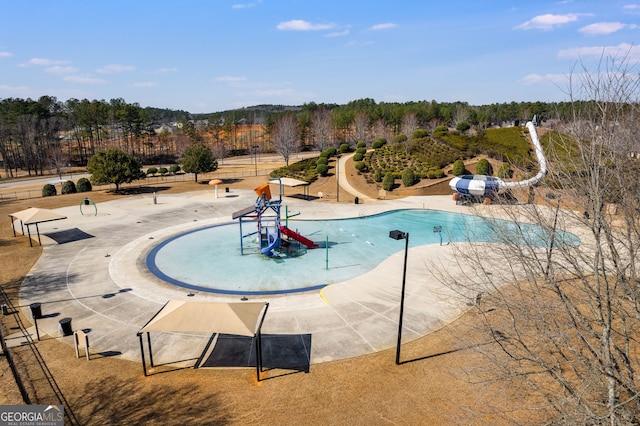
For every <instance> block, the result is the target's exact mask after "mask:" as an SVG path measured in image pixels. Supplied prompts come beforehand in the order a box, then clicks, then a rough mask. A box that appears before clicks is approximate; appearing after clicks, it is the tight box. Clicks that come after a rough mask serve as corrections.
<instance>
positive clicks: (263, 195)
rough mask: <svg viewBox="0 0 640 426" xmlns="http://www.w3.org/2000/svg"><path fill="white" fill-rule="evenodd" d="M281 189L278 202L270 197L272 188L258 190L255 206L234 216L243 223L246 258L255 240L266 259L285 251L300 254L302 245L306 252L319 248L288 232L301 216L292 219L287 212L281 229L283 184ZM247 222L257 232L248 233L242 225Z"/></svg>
mask: <svg viewBox="0 0 640 426" xmlns="http://www.w3.org/2000/svg"><path fill="white" fill-rule="evenodd" d="M271 180H279V179H271ZM279 185H280V191H279V196H278V198H277V199H273V198H272V197H271V188H270V187H269V184H268V183H265V184H263V185H260V186H258V187H257V188H256V189H255V192H256V194H257V195H258V198H257V199H256V202H255V205H253V206H249V207H246V208H244V209H242V210H238V211H237V212H235V213H233V215H232V216H231V217H232V219H234V220H235V219H239V222H240V254H242V255H244V254H245V240H246V239H247V238H251V237H254V236H255V241H257V242H258V250H259V252H260V253H261V254H263V255H265V256H267V257H277V256H278V254H277V253H278V252H282V251H283V249H284V250H286V252H287V253H288V254H289V255H292V254H297V253H299V252H300V248H301V246H300V244H302V245H304V246H305V247H307V248H317V247H318V244H316V243H315V242H313V241H311V240H310V239H308V238H307V237H305V236H303V235H302V234H300V233H299V232H297V231H294V230H292V229H289V228H288V226H287V225H288V221H289V218H290V217H292V216H296V215H297V214H299V213H297V214H294V215H289V212H288V210H287V209H285V216H286V217H285V225H282V223H281V211H282V183H281V182H279ZM247 222H248V223H253V224H255V228H253V229H254V230H252V231H249V232H247V233H245V232H244V230H243V224H246V223H247ZM245 226H246V225H245ZM294 241H295V243H294ZM296 244H297V247H296Z"/></svg>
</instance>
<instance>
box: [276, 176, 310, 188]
mask: <svg viewBox="0 0 640 426" xmlns="http://www.w3.org/2000/svg"><path fill="white" fill-rule="evenodd" d="M279 181H280V183H281V184H282V185H284V186H304V185H309V182H305V181H303V180H298V179H293V178H288V177H283V178H280V179H279Z"/></svg>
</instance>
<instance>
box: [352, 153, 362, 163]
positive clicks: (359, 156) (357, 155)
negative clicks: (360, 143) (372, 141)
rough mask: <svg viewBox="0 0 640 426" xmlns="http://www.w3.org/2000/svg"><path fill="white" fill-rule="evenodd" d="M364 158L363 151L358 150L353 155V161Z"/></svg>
mask: <svg viewBox="0 0 640 426" xmlns="http://www.w3.org/2000/svg"><path fill="white" fill-rule="evenodd" d="M363 158H364V154H363V153H361V152H356V153H355V154H354V156H353V161H362V159H363Z"/></svg>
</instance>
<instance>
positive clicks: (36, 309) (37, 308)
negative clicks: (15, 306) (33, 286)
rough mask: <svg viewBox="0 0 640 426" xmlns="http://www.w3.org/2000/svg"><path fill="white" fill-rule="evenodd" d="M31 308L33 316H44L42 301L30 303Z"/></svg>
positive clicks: (36, 317)
mask: <svg viewBox="0 0 640 426" xmlns="http://www.w3.org/2000/svg"><path fill="white" fill-rule="evenodd" d="M29 309H31V318H33V319H40V318H42V305H40V303H37V302H36V303H32V304H30V305H29Z"/></svg>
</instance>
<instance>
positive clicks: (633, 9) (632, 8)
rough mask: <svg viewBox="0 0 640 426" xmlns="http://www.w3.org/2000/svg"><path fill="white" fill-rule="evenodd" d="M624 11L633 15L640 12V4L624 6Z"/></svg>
mask: <svg viewBox="0 0 640 426" xmlns="http://www.w3.org/2000/svg"><path fill="white" fill-rule="evenodd" d="M622 10H624V11H625V12H631V13H637V12H640V4H625V5H624V6H622Z"/></svg>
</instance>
